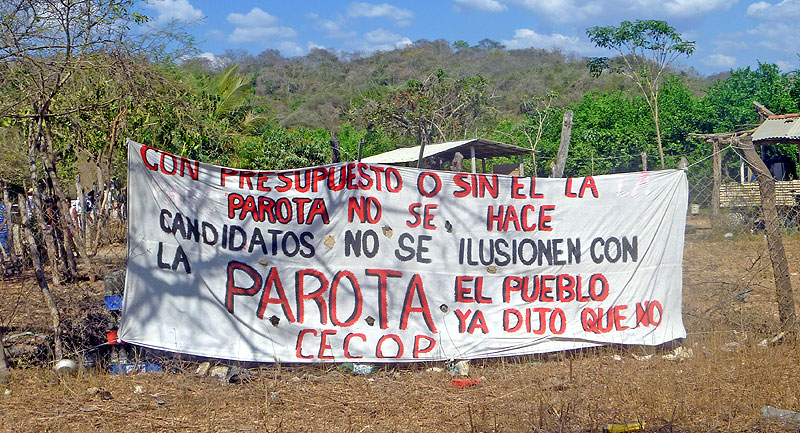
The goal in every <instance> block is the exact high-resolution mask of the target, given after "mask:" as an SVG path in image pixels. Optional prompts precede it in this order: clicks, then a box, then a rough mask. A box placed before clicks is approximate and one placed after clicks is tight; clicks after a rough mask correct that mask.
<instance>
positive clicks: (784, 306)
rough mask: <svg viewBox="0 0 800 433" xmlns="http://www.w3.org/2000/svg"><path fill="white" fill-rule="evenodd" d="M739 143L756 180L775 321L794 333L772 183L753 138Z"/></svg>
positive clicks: (786, 272) (789, 282)
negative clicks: (770, 273)
mask: <svg viewBox="0 0 800 433" xmlns="http://www.w3.org/2000/svg"><path fill="white" fill-rule="evenodd" d="M738 141H739V146H738V147H739V149H741V150H742V151H743V153H744V158H745V160H746V161H747V163H748V164H750V166H751V167H753V169H754V170H755V172H756V178H757V179H758V192H759V195H760V196H761V213H762V216H763V217H764V226H765V227H764V228H765V231H766V237H767V247H768V248H769V258H770V260H771V261H772V274H773V277H774V278H775V295H776V297H777V300H778V318H779V320H780V322H781V330H783V331H786V332H794V322H795V312H794V296H793V294H792V282H791V280H790V279H789V262H788V261H787V259H786V251H785V250H784V247H783V238H782V237H781V226H780V224H779V223H778V210H777V208H776V206H775V180H774V179H773V178H772V174H771V173H770V172H769V169H768V168H767V166H766V164H764V161H763V160H762V159H761V157H760V156H759V155H758V153H756V150H755V148H754V147H753V141H752V138H751V137H740V138H739V140H738Z"/></svg>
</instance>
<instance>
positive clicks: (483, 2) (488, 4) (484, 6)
mask: <svg viewBox="0 0 800 433" xmlns="http://www.w3.org/2000/svg"><path fill="white" fill-rule="evenodd" d="M455 2H456V3H458V4H459V5H461V6H464V7H466V8H468V9H474V10H478V11H482V12H503V11H505V10H506V9H508V7H507V6H506V5H504V4H503V3H500V2H499V1H497V0H455Z"/></svg>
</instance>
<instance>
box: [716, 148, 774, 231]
mask: <svg viewBox="0 0 800 433" xmlns="http://www.w3.org/2000/svg"><path fill="white" fill-rule="evenodd" d="M711 144H712V150H713V166H714V167H713V168H714V170H713V172H714V177H713V181H712V182H713V183H712V186H711V216H712V217H715V218H716V217H718V216H719V207H720V200H719V193H720V188H721V186H722V155H721V154H720V150H719V148H720V146H719V140H716V139H715V140H712V141H711ZM759 161H761V159H760V158H759ZM762 164H763V162H762Z"/></svg>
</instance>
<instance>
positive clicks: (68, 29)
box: [0, 0, 174, 358]
mask: <svg viewBox="0 0 800 433" xmlns="http://www.w3.org/2000/svg"><path fill="white" fill-rule="evenodd" d="M135 6H136V2H135V0H59V1H50V0H7V1H3V2H0V92H2V95H0V96H2V97H0V122H3V123H7V122H10V123H11V124H12V126H13V127H15V128H18V129H19V130H20V131H23V132H22V133H21V134H20V135H21V136H22V137H23V140H24V141H22V140H21V142H20V143H18V145H21V146H22V145H27V148H28V161H29V180H30V182H31V183H30V185H31V187H32V188H33V190H34V194H33V206H32V209H31V210H32V213H33V215H34V216H35V221H36V222H37V223H38V225H39V232H40V233H41V234H42V238H43V240H44V243H45V245H46V248H45V251H46V252H47V255H48V259H49V262H50V268H51V272H52V278H53V283H54V284H55V285H58V284H60V282H61V276H60V274H59V272H60V270H63V271H64V272H65V273H66V274H67V278H69V276H70V274H71V273H74V271H75V270H76V268H75V266H74V256H73V254H72V250H71V247H70V243H71V242H74V244H75V246H76V247H77V249H78V252H79V254H80V256H81V258H82V259H83V260H84V262H85V265H86V266H85V268H84V272H87V273H88V274H89V276H90V278H91V279H92V280H93V279H94V273H95V272H96V270H95V268H94V267H93V266H92V264H91V262H90V260H89V254H88V252H87V243H86V239H84V238H83V237H82V236H81V235H80V233H78V231H77V230H74V227H73V225H72V224H70V223H69V222H70V221H71V220H72V219H71V217H70V215H69V210H68V206H67V196H66V191H65V189H66V188H64V186H63V185H62V184H61V179H60V177H59V166H60V164H61V157H60V155H59V153H60V152H59V149H57V146H58V142H57V140H58V138H59V133H58V132H54V129H56V128H60V127H61V128H63V127H64V126H65V125H69V124H71V123H72V122H73V120H72V119H73V118H74V117H75V116H77V115H80V114H82V113H88V112H94V113H96V114H97V113H103V114H105V113H107V112H108V111H106V110H107V109H109V108H110V107H111V106H112V105H113V104H114V103H115V102H119V100H118V99H117V98H115V97H111V98H92V100H88V101H87V100H84V99H80V98H73V97H72V96H74V94H75V90H76V89H82V88H83V87H81V86H79V85H77V83H78V82H80V80H79V78H87V77H90V76H92V74H94V73H96V72H100V74H99V75H100V76H102V75H103V74H104V73H109V72H110V71H114V70H115V69H121V70H123V71H124V70H125V67H126V66H127V65H129V64H130V63H132V62H135V61H136V59H137V58H139V57H140V56H143V55H144V53H145V52H146V53H147V56H148V60H150V59H158V58H159V57H160V56H161V55H163V54H165V53H167V52H168V51H169V50H166V51H165V50H163V48H165V47H167V46H170V45H171V44H170V42H169V41H167V42H165V43H163V44H161V43H157V42H156V41H157V40H158V39H159V38H160V37H161V36H163V34H162V33H161V32H159V31H152V30H151V31H149V32H131V31H130V29H131V27H132V26H134V25H137V24H142V23H144V22H146V21H147V19H146V17H143V16H141V15H139V14H137V13H135V12H133V9H134V7H135ZM162 42H164V41H163V40H162ZM172 47H174V45H173V46H172ZM89 81H91V80H89ZM84 83H86V82H84ZM94 84H99V86H97V87H95V88H96V89H102V90H104V91H105V90H107V89H105V87H106V86H108V85H109V83H108V82H107V81H104V80H103V79H100V80H96V81H95V82H94ZM94 84H93V86H94ZM111 93H113V92H105V94H111ZM120 109H121V110H122V111H118V112H117V115H119V113H124V112H125V111H126V110H125V109H124V108H121V106H120ZM112 118H113V119H115V120H111V123H112V124H117V125H118V122H117V120H119V117H117V116H112ZM72 130H73V131H75V132H80V133H83V132H84V131H81V129H80V128H75V127H74V125H73V128H72ZM62 132H63V131H62ZM111 135H114V134H111ZM113 141H116V139H115V140H113ZM23 143H24V144H23ZM112 146H113V143H112ZM112 148H113V147H112ZM64 150H65V149H61V151H64ZM42 172H43V173H44V175H43V176H42V174H41V173H42ZM23 207H24V206H21V208H20V209H21V210H22V209H23ZM48 211H52V212H53V213H54V214H50V213H49V212H48ZM22 213H23V214H25V215H26V216H27V213H26V212H24V210H22ZM48 222H49V223H50V226H48ZM59 236H63V237H62V238H59ZM29 238H30V239H31V241H30V242H29V248H30V250H31V252H33V251H35V250H37V248H38V245H37V242H38V241H37V240H35V239H34V238H33V237H29ZM34 262H35V264H36V267H37V272H36V278H37V282H38V283H39V286H40V288H41V291H42V294H43V295H44V297H45V300H46V302H47V304H48V307H49V309H50V312H51V315H52V318H53V328H54V346H55V348H56V350H55V352H54V353H55V356H56V358H60V357H61V356H62V351H61V342H60V331H59V323H60V319H59V313H58V308H57V306H56V304H55V300H54V298H53V297H52V295H51V294H50V291H49V287H48V284H47V281H46V280H45V279H44V272H43V268H42V265H41V262H40V261H38V260H34Z"/></svg>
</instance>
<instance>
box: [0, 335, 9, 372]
mask: <svg viewBox="0 0 800 433" xmlns="http://www.w3.org/2000/svg"><path fill="white" fill-rule="evenodd" d="M8 376H9V371H8V360H7V359H6V351H5V349H4V348H3V328H2V327H0V385H5V384H6V383H8Z"/></svg>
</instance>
